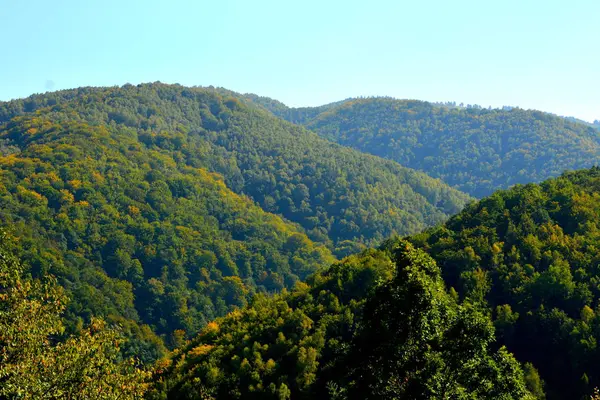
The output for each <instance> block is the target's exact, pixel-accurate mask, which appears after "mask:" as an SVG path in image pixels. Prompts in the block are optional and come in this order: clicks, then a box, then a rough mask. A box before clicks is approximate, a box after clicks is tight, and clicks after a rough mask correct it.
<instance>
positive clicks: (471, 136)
mask: <svg viewBox="0 0 600 400" xmlns="http://www.w3.org/2000/svg"><path fill="white" fill-rule="evenodd" d="M247 98H248V100H249V101H251V102H254V103H255V104H258V105H259V106H261V107H263V108H265V109H267V110H269V111H271V112H272V113H274V114H275V115H278V116H280V117H282V118H285V119H287V120H289V121H292V122H295V123H298V124H302V125H304V126H306V127H307V128H309V129H311V130H313V131H314V132H316V133H318V134H319V135H320V136H321V137H324V138H327V139H330V140H332V141H334V142H336V143H340V144H342V145H344V146H348V147H351V148H354V149H358V150H360V151H363V152H365V153H369V154H374V155H376V156H380V157H383V158H387V159H390V160H394V161H397V162H398V163H399V164H401V165H403V166H405V167H410V168H414V169H416V170H419V171H423V172H425V173H426V174H428V175H430V176H432V177H435V178H440V179H441V180H442V181H444V182H445V183H447V184H449V185H450V186H452V187H455V188H457V189H459V190H461V191H463V192H465V193H468V194H469V195H471V196H473V197H476V198H481V197H484V196H488V195H490V194H492V193H493V192H494V191H496V190H498V189H506V188H508V187H510V186H512V185H515V184H517V183H530V182H541V181H543V180H545V179H548V178H551V177H556V176H558V175H560V174H561V173H562V172H563V171H565V170H576V169H581V168H589V167H592V166H594V165H596V163H597V160H598V157H599V156H600V133H598V130H597V128H598V127H600V125H599V124H598V121H596V123H595V124H590V123H586V122H584V121H581V120H577V119H575V118H561V117H558V116H556V115H553V114H549V113H543V112H540V111H536V110H524V109H520V108H517V107H515V108H513V107H505V108H503V109H488V108H483V107H480V106H471V105H467V106H463V107H460V106H456V104H455V103H451V104H433V103H428V102H425V101H416V100H396V99H392V98H377V97H376V98H359V99H349V100H346V101H342V102H337V103H332V104H329V105H325V106H322V107H314V108H288V107H286V106H285V105H283V104H277V103H274V102H273V101H271V100H270V99H268V98H261V97H257V96H247ZM594 127H595V128H596V129H594Z"/></svg>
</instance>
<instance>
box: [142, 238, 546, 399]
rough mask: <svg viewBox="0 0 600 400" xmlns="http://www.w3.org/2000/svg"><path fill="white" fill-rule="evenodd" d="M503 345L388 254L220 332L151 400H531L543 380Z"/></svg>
mask: <svg viewBox="0 0 600 400" xmlns="http://www.w3.org/2000/svg"><path fill="white" fill-rule="evenodd" d="M493 342H494V327H493V324H492V322H491V320H490V317H489V315H487V313H486V312H485V310H484V309H481V308H479V307H478V306H477V305H476V304H474V303H471V302H469V301H465V302H458V301H457V299H456V297H455V296H454V295H452V294H451V293H449V292H447V291H446V289H445V288H444V283H443V281H442V279H441V276H440V271H439V268H438V267H437V266H436V264H435V262H434V261H433V260H432V259H431V258H430V257H429V256H427V255H426V254H425V253H423V252H422V251H420V250H415V249H414V248H412V246H411V245H409V244H408V243H406V242H399V243H396V242H390V243H388V244H387V246H386V248H384V249H382V250H368V251H366V252H364V253H363V254H361V255H355V256H351V257H349V258H347V259H345V260H344V261H343V262H341V263H338V264H335V265H333V266H332V267H331V268H329V269H328V270H326V271H324V272H321V273H317V274H316V275H314V276H312V277H311V278H310V279H309V281H308V283H307V284H300V285H299V286H298V287H297V288H296V289H295V290H293V291H292V292H290V293H284V294H281V295H277V296H275V297H271V298H267V297H259V298H257V299H255V301H254V302H253V303H252V304H251V305H249V306H248V307H245V308H243V309H241V310H238V311H235V312H233V313H231V314H229V315H228V316H226V317H224V318H221V319H218V320H216V321H214V322H212V323H211V324H209V326H207V328H206V329H205V330H204V331H202V333H201V334H200V335H199V336H198V337H197V338H195V339H194V340H192V341H191V343H189V344H188V345H187V346H186V348H185V349H183V350H182V351H181V352H179V353H177V354H176V355H175V357H174V359H173V360H171V363H170V364H168V365H164V366H163V368H164V369H163V370H162V371H161V372H160V373H159V376H158V378H159V379H158V380H157V382H158V383H157V385H156V386H155V388H154V391H153V393H152V395H151V396H150V398H162V397H161V396H168V397H169V398H182V399H183V398H185V399H213V398H243V399H254V398H256V399H281V400H284V399H290V398H291V399H303V398H306V399H312V398H333V399H403V398H411V399H421V398H423V399H425V398H455V399H476V398H477V399H523V398H531V399H533V398H534V395H533V394H532V393H531V391H530V390H529V389H528V388H527V387H528V386H529V387H531V388H534V389H535V388H536V387H535V383H536V382H535V379H528V378H526V375H525V373H524V372H523V369H522V367H521V366H520V365H519V363H518V362H516V361H515V359H514V358H513V357H512V356H511V355H510V354H509V353H508V352H507V351H506V350H505V349H504V348H499V349H498V348H496V347H494V346H493ZM528 371H530V372H529V377H530V376H531V375H532V374H533V375H535V373H534V372H533V370H532V369H531V367H528ZM538 383H539V382H538ZM537 389H539V387H537Z"/></svg>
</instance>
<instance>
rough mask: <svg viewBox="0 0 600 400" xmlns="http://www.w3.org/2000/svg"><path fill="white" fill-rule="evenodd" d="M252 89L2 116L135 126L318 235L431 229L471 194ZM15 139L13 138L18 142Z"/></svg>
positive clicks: (83, 98)
mask: <svg viewBox="0 0 600 400" xmlns="http://www.w3.org/2000/svg"><path fill="white" fill-rule="evenodd" d="M247 103H248V100H247V97H243V96H241V95H238V94H236V93H233V92H228V91H225V90H223V89H212V88H186V87H182V86H178V85H164V84H159V83H155V84H145V85H138V86H132V85H126V86H124V87H122V88H80V89H75V90H69V91H61V92H56V93H48V94H44V95H37V96H32V97H30V98H28V99H24V100H16V101H13V102H8V103H0V123H1V122H3V121H9V120H10V119H11V118H13V117H15V116H17V115H22V114H27V115H30V114H32V113H36V112H39V113H42V114H43V115H48V117H49V118H51V120H52V121H55V122H56V121H57V120H59V119H60V120H63V119H65V118H67V119H76V120H79V121H80V122H85V123H87V124H92V125H100V124H105V125H109V126H111V127H113V129H118V130H121V131H127V132H129V134H130V135H131V136H133V137H134V138H135V136H136V135H137V141H138V142H139V143H140V144H141V145H143V146H144V147H145V148H147V149H149V150H153V151H156V152H160V153H161V154H164V155H166V156H169V157H172V158H173V159H174V160H176V162H177V163H178V164H179V165H185V166H188V167H193V168H205V169H206V170H208V171H211V172H217V173H219V174H221V175H223V177H224V181H225V184H226V185H227V187H228V188H230V189H231V190H233V191H234V192H236V193H238V194H244V195H248V196H250V197H251V198H252V199H253V200H254V201H256V202H257V203H258V204H259V205H260V206H261V207H262V208H263V209H264V210H266V211H268V212H272V213H276V214H279V215H282V216H283V217H285V218H286V219H288V220H290V221H293V222H297V223H299V224H300V225H301V226H302V227H303V228H304V229H305V231H306V232H307V234H308V235H309V237H310V238H311V239H312V240H315V241H319V242H323V243H327V244H328V245H329V246H330V248H332V249H335V248H336V247H340V248H339V251H338V252H337V254H338V255H347V253H346V250H344V246H343V245H342V242H344V241H349V242H351V243H353V245H356V244H367V245H369V244H373V243H377V242H379V241H381V240H383V239H385V238H387V237H389V236H391V235H393V234H396V233H397V234H409V233H414V232H417V231H421V230H422V229H424V228H425V227H427V226H432V225H435V224H437V223H440V222H442V221H444V220H445V219H446V218H447V216H449V215H451V214H454V213H456V212H457V211H458V210H460V209H461V208H462V206H463V205H464V204H465V203H466V202H467V201H468V200H469V197H468V196H466V195H464V194H462V193H460V192H458V191H456V190H453V189H450V188H449V187H448V186H446V185H445V184H443V183H441V182H440V181H438V180H434V179H431V178H429V177H428V176H426V175H424V174H422V173H419V172H416V171H412V170H410V169H407V168H403V167H401V166H399V165H398V164H397V163H394V162H391V161H385V160H382V159H379V158H377V157H372V156H369V155H365V154H361V153H359V152H357V151H353V150H350V149H348V148H344V147H341V146H339V145H335V144H332V143H330V142H328V141H326V140H323V139H320V138H318V137H317V136H316V135H315V134H313V133H310V132H308V131H306V129H303V128H301V127H299V126H295V125H292V124H290V123H287V122H284V121H282V120H281V119H278V118H275V117H273V116H272V115H271V114H269V113H267V112H265V111H262V110H260V109H259V108H258V107H256V106H251V105H248V104H247ZM11 144H12V143H7V144H6V145H7V146H9V145H11Z"/></svg>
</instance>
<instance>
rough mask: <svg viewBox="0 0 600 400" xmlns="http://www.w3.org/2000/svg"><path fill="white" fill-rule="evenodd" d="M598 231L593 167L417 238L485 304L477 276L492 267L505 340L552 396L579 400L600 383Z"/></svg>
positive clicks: (523, 189) (493, 200)
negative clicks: (476, 282) (599, 363)
mask: <svg viewBox="0 0 600 400" xmlns="http://www.w3.org/2000/svg"><path fill="white" fill-rule="evenodd" d="M599 227H600V169H598V168H592V169H590V170H582V171H578V172H571V173H566V174H564V175H562V176H561V177H559V178H556V179H551V180H548V181H546V182H544V183H542V184H540V185H537V184H529V185H526V186H521V185H517V186H516V187H514V188H512V189H510V190H508V191H500V192H497V193H495V194H493V195H492V196H490V197H488V198H486V199H484V200H481V201H480V202H478V203H476V204H472V205H470V206H468V207H467V208H466V209H465V210H464V211H463V212H462V213H460V214H458V215H457V216H455V217H453V218H452V219H451V220H449V221H448V222H447V223H446V224H445V225H443V226H441V227H438V228H435V229H431V230H428V231H426V232H425V233H423V234H419V235H415V236H413V237H411V238H410V240H411V241H412V242H413V243H415V244H416V245H417V246H419V247H422V248H423V249H425V250H426V251H427V252H428V253H429V254H430V255H431V256H432V257H433V258H434V259H435V260H436V261H437V262H438V264H439V265H440V267H441V269H442V271H443V272H444V278H445V280H446V282H447V283H448V284H449V285H451V286H453V287H454V288H456V289H457V290H458V292H459V294H460V296H462V297H463V298H470V299H471V298H473V297H475V298H478V299H481V298H482V295H481V293H480V292H478V289H477V286H473V285H472V284H471V278H470V277H472V276H473V273H474V272H475V271H484V272H485V275H486V276H487V279H488V283H489V284H488V288H489V289H488V290H487V291H485V292H484V295H483V299H484V300H485V301H487V302H488V304H489V305H490V307H491V308H492V309H493V310H495V313H494V314H495V315H494V317H495V322H494V323H495V325H496V328H497V332H498V334H497V336H498V339H499V341H500V343H501V344H504V345H506V346H507V348H508V350H510V351H511V352H513V353H514V354H515V356H516V357H517V359H519V360H520V361H523V362H530V363H532V364H533V366H535V368H537V369H538V370H539V376H540V377H541V378H542V379H543V380H544V381H545V382H546V391H547V393H548V396H549V398H579V397H580V396H584V395H589V394H590V393H591V391H592V388H593V387H595V386H598V384H599V383H600V382H599V381H598V377H600V369H599V365H598V362H597V360H598V345H597V344H598V341H599V340H600V316H599V315H600V311H599V308H598V307H599V305H600V270H599V269H598V265H599V264H600V229H599ZM536 374H537V373H536ZM536 374H533V373H531V372H527V376H528V382H535V381H536V380H538V378H536V377H535V375H536ZM533 386H539V384H535V385H533ZM532 392H534V393H536V392H539V391H538V390H537V389H535V390H534V389H532ZM537 396H538V397H539V395H537Z"/></svg>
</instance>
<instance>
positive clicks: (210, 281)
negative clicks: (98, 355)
mask: <svg viewBox="0 0 600 400" xmlns="http://www.w3.org/2000/svg"><path fill="white" fill-rule="evenodd" d="M0 140H2V142H3V143H4V145H5V147H4V152H5V154H4V155H2V156H1V157H0V222H1V225H3V226H4V227H5V228H6V229H7V230H9V231H10V233H11V234H12V235H13V236H15V237H17V238H18V245H16V246H15V251H16V252H17V255H18V256H19V258H21V259H22V260H24V261H25V262H26V263H27V264H28V265H31V266H32V270H33V273H34V275H36V276H45V275H46V274H47V273H52V274H54V275H56V276H57V277H58V279H59V281H60V282H61V284H63V285H64V287H65V288H66V289H67V291H68V294H69V296H70V297H71V298H72V300H71V302H70V303H69V307H68V310H67V316H69V317H70V318H69V320H70V321H72V322H73V321H76V320H77V318H84V319H86V320H89V319H90V318H91V317H92V316H104V317H108V318H116V319H117V320H118V321H117V322H120V323H125V324H130V323H131V322H133V323H134V325H133V326H132V327H131V329H133V330H134V331H136V332H137V334H136V336H140V335H141V336H142V339H144V340H145V341H146V342H148V340H150V344H151V343H152V342H153V341H154V339H152V334H151V332H148V330H147V327H145V328H144V327H142V328H141V331H139V330H138V328H135V323H144V324H147V325H149V326H150V327H151V328H152V331H154V332H156V333H159V334H170V333H172V332H174V331H177V330H183V331H186V332H190V333H191V332H196V331H197V330H199V329H200V328H201V327H202V326H204V325H205V324H206V322H208V321H209V320H211V319H213V318H215V317H216V316H219V315H223V314H225V313H226V312H227V311H229V310H231V308H232V307H235V306H240V305H243V304H245V302H246V299H247V297H248V296H249V295H250V294H251V292H253V291H255V290H266V291H277V290H280V289H282V288H283V287H292V286H293V285H294V283H295V282H296V281H298V280H299V279H303V278H305V277H306V276H307V275H309V274H310V273H312V272H314V271H316V270H317V269H318V268H320V267H322V266H325V265H328V264H329V263H331V262H332V261H333V257H332V255H331V253H330V251H329V250H328V249H327V248H326V247H325V246H324V245H322V244H315V243H314V242H312V241H311V240H310V239H308V237H307V236H306V235H305V234H304V233H302V231H301V229H300V228H299V227H297V226H295V225H293V224H291V223H289V222H286V221H284V220H282V219H281V218H280V217H278V216H275V215H272V214H269V213H266V212H264V211H263V210H262V209H260V208H259V207H258V206H256V204H255V203H253V202H252V201H250V200H249V199H248V198H246V197H244V196H240V195H238V194H236V193H234V192H232V191H231V190H230V189H229V188H228V187H227V185H226V184H225V183H224V182H223V180H222V178H221V177H220V176H219V175H218V174H214V173H210V172H208V171H207V170H205V169H203V168H201V167H192V166H188V165H186V164H185V163H184V162H181V161H180V160H179V159H177V158H176V157H175V155H174V154H171V153H168V152H166V151H160V149H157V148H155V149H148V148H147V147H146V146H145V145H144V144H143V143H141V142H140V140H139V137H138V136H137V134H136V131H135V130H132V129H127V128H125V127H123V126H120V125H117V124H111V125H95V126H92V125H89V124H87V123H85V122H81V121H77V120H76V118H75V117H73V118H71V116H70V115H69V113H68V112H64V113H58V112H55V113H48V114H39V115H35V116H32V115H25V116H20V117H15V118H13V119H12V120H11V121H10V122H8V123H7V124H5V125H4V126H3V127H2V129H0ZM128 321H129V322H128ZM146 339H148V340H146ZM139 345H140V346H145V345H144V344H143V343H139ZM136 351H137V352H138V353H144V354H138V356H139V357H141V358H148V359H152V358H156V357H157V356H158V354H156V353H155V350H153V349H152V348H144V347H142V348H140V349H138V350H136ZM146 352H148V354H146Z"/></svg>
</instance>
